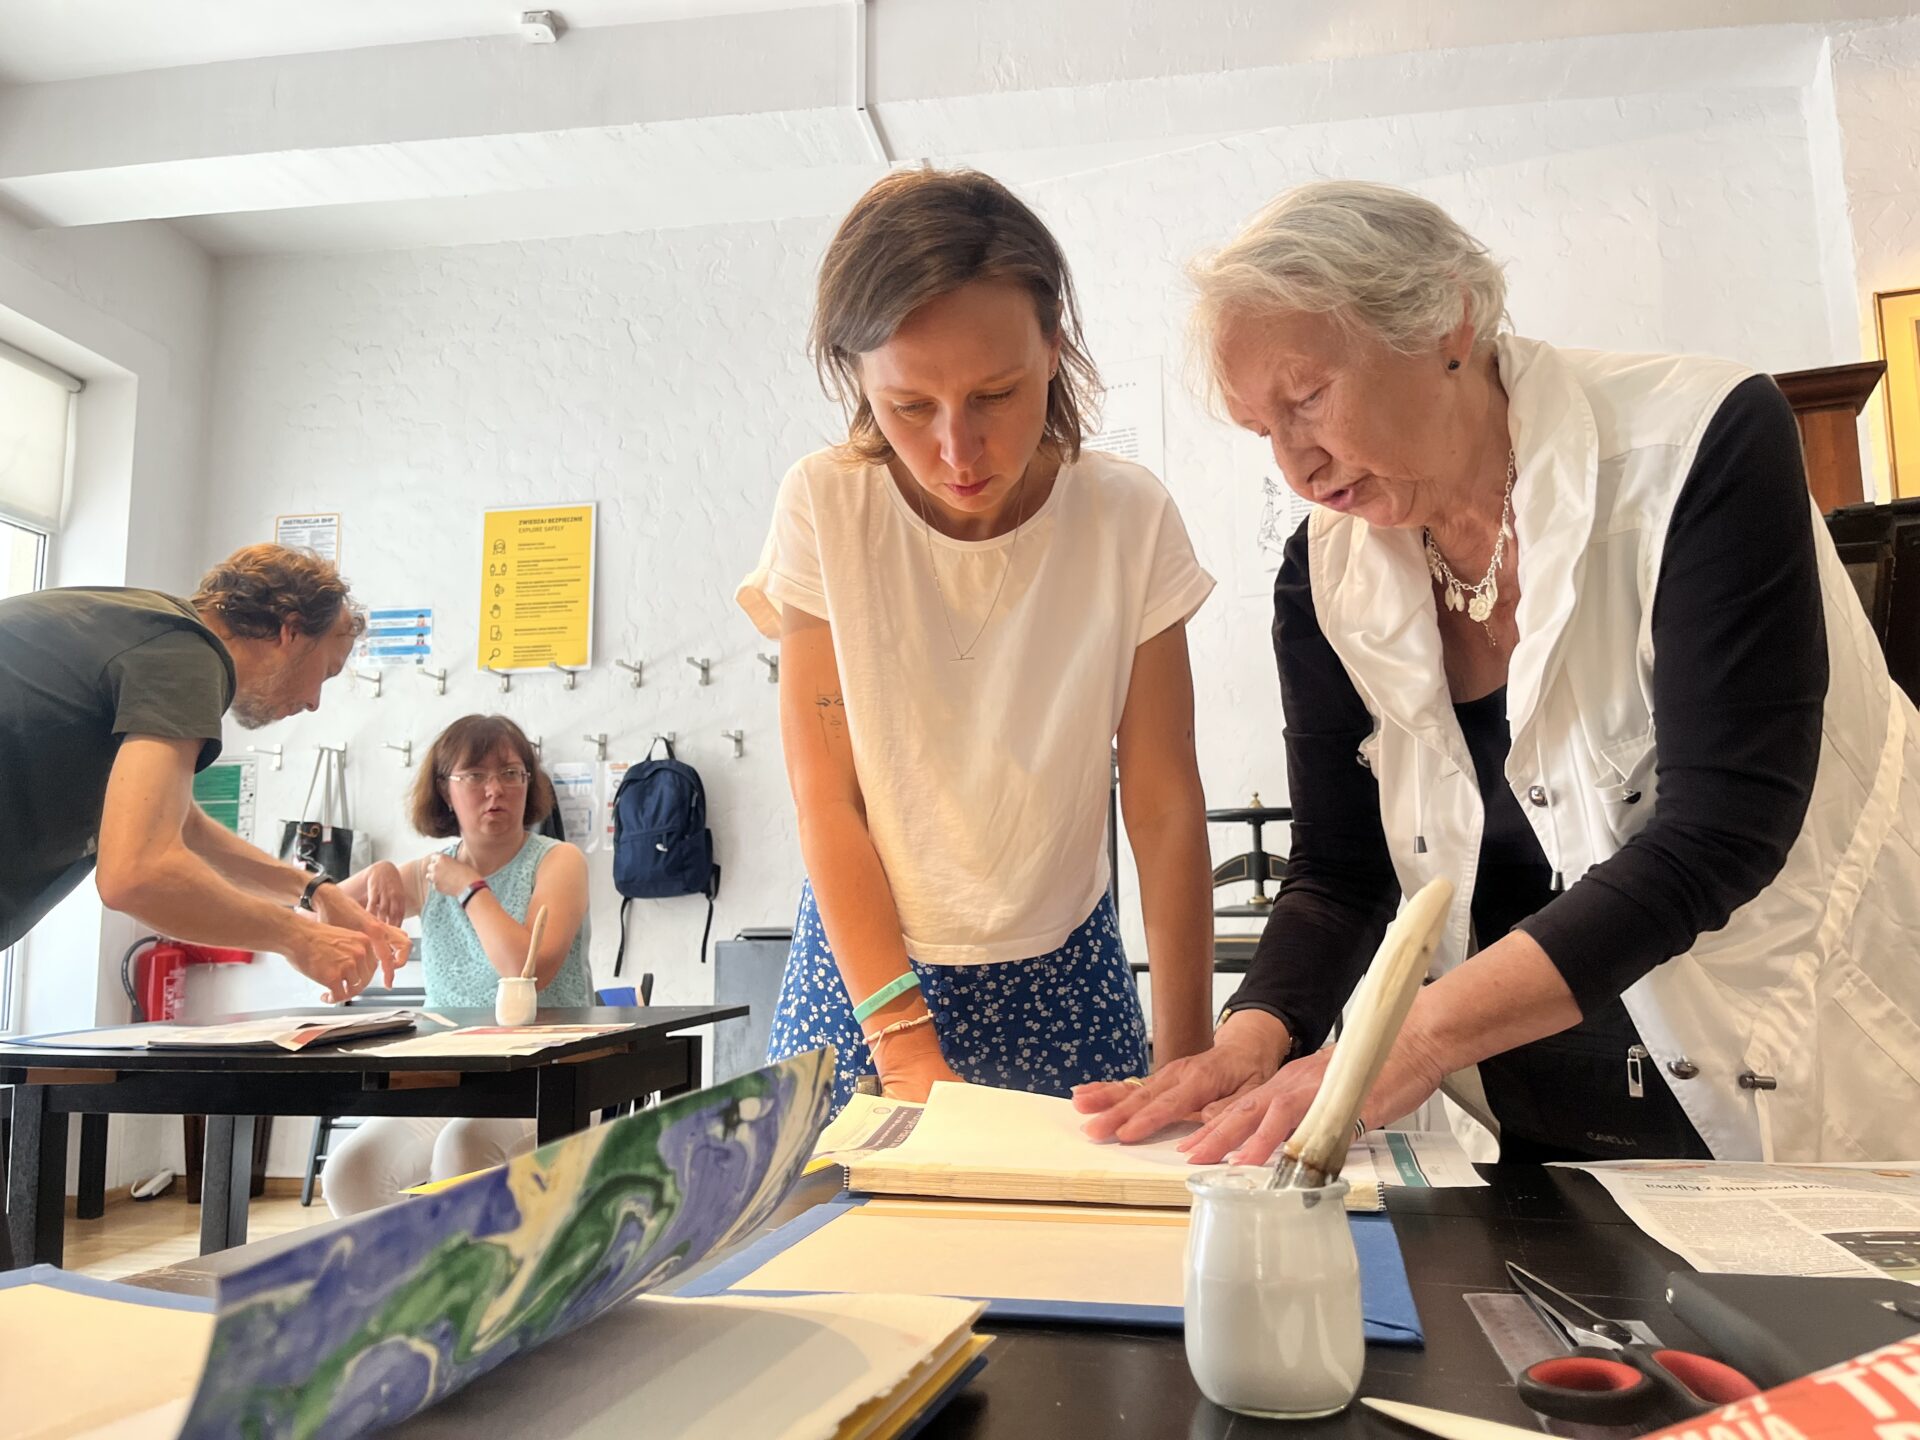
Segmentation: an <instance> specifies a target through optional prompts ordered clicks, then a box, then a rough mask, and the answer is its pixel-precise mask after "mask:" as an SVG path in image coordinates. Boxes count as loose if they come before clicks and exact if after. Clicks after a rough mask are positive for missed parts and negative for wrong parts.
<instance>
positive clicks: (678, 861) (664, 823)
mask: <svg viewBox="0 0 1920 1440" xmlns="http://www.w3.org/2000/svg"><path fill="white" fill-rule="evenodd" d="M661 738H662V743H664V744H665V745H666V747H667V758H666V759H664V760H655V759H654V758H653V751H652V750H651V749H650V750H648V751H647V758H646V760H645V761H643V762H642V763H641V764H638V765H636V766H634V767H633V768H632V769H631V770H629V771H627V773H626V774H625V775H624V776H622V777H621V780H620V788H619V789H618V790H616V791H614V792H613V888H614V889H616V890H618V891H619V892H620V894H621V896H622V897H623V898H622V899H621V901H620V950H619V953H618V954H617V955H615V956H614V961H613V973H614V974H616V975H618V974H619V973H620V967H621V965H622V964H624V963H625V961H626V955H627V906H628V904H629V903H630V902H631V901H634V900H663V899H666V898H668V897H669V896H673V895H704V896H706V897H707V928H706V929H705V930H704V931H703V932H701V935H700V963H701V964H703V965H704V964H705V963H706V960H707V941H708V940H709V939H711V938H712V936H713V901H714V897H715V896H717V895H718V894H719V893H720V867H719V866H718V865H716V864H714V863H713V832H712V831H711V830H709V829H708V828H707V790H706V787H705V786H704V785H702V784H701V783H700V772H699V771H697V770H695V769H694V768H693V767H692V766H691V765H687V764H684V763H682V762H681V761H679V760H676V759H674V758H673V742H672V741H671V740H667V739H665V737H661Z"/></svg>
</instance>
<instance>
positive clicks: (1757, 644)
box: [1229, 376, 1827, 1053]
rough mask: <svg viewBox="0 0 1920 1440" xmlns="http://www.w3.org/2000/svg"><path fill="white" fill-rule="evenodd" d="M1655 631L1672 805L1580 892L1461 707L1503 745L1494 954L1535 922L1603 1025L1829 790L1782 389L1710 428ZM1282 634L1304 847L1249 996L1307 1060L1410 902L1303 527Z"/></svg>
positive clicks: (1666, 795) (1488, 930) (1663, 758)
mask: <svg viewBox="0 0 1920 1440" xmlns="http://www.w3.org/2000/svg"><path fill="white" fill-rule="evenodd" d="M1652 628H1653V651H1654V669H1653V701H1654V728H1655V737H1656V739H1655V763H1656V773H1657V775H1658V790H1657V797H1656V801H1655V807H1654V812H1653V815H1652V817H1651V818H1650V819H1649V820H1648V822H1647V824H1646V825H1645V826H1644V827H1643V828H1642V829H1641V830H1640V831H1639V832H1638V833H1637V834H1636V835H1634V836H1633V837H1632V839H1630V840H1629V841H1628V842H1627V843H1626V844H1625V845H1624V846H1622V847H1621V848H1620V850H1619V851H1618V852H1616V853H1615V854H1614V855H1612V856H1610V857H1609V858H1608V859H1606V860H1605V861H1603V862H1601V863H1600V864H1598V865H1595V866H1594V867H1593V868H1592V869H1590V870H1589V871H1588V872H1587V873H1586V874H1585V875H1584V876H1582V877H1581V878H1580V879H1579V880H1578V881H1576V882H1575V883H1574V884H1573V885H1572V886H1571V887H1570V888H1569V889H1567V890H1565V891H1564V892H1559V893H1555V892H1552V891H1551V890H1550V889H1547V888H1545V887H1543V886H1541V885H1540V884H1539V880H1540V878H1541V877H1543V876H1545V875H1546V874H1547V870H1546V857H1545V855H1544V853H1543V852H1542V851H1541V850H1540V847H1539V842H1538V840H1537V838H1535V837H1534V835H1533V833H1532V831H1531V829H1530V828H1529V827H1528V826H1527V824H1526V822H1525V820H1524V818H1523V817H1522V816H1521V815H1520V812H1519V806H1518V802H1517V801H1516V800H1515V799H1514V798H1513V796H1512V794H1511V792H1510V791H1509V790H1508V789H1507V787H1506V784H1505V782H1504V779H1500V780H1499V781H1498V783H1497V784H1494V785H1488V784H1485V783H1484V781H1485V780H1486V779H1487V778H1488V776H1487V769H1488V765H1489V763H1491V765H1492V768H1493V770H1495V771H1496V772H1497V771H1498V770H1499V768H1500V767H1501V766H1502V765H1503V764H1504V760H1505V755H1504V751H1505V748H1506V741H1505V730H1506V727H1505V717H1504V714H1502V715H1501V716H1499V717H1498V718H1499V721H1500V723H1499V725H1498V727H1497V730H1498V735H1497V736H1496V738H1495V739H1494V741H1493V753H1484V754H1483V753H1481V752H1482V751H1485V750H1487V749H1488V746H1487V745H1486V743H1485V736H1486V731H1485V729H1484V728H1483V727H1475V726H1474V725H1472V723H1471V721H1472V719H1473V717H1472V716H1471V715H1470V714H1469V713H1462V716H1461V718H1462V720H1463V728H1465V729H1466V730H1467V731H1468V733H1469V737H1470V739H1471V738H1473V732H1474V731H1475V729H1476V728H1479V736H1480V738H1481V739H1482V741H1483V743H1482V744H1479V745H1475V746H1473V749H1474V751H1475V754H1474V759H1475V761H1476V769H1478V770H1480V771H1481V774H1482V779H1483V785H1482V793H1483V794H1484V795H1486V796H1487V797H1488V799H1489V811H1488V816H1487V821H1488V823H1487V827H1486V840H1485V842H1484V843H1483V847H1482V854H1483V858H1485V859H1487V860H1497V861H1498V862H1499V863H1492V864H1489V865H1487V867H1486V868H1485V869H1484V870H1483V871H1482V873H1481V876H1480V878H1479V880H1478V882H1477V884H1476V887H1475V894H1474V897H1473V913H1474V919H1475V930H1476V933H1477V934H1478V936H1479V939H1480V943H1481V944H1482V945H1485V944H1490V943H1492V941H1493V940H1495V939H1497V938H1499V936H1501V935H1503V934H1505V933H1507V930H1508V929H1509V928H1510V927H1512V926H1513V924H1514V923H1515V919H1516V916H1517V917H1519V918H1518V928H1520V929H1523V930H1525V931H1526V932H1527V933H1528V934H1529V935H1531V936H1532V937H1533V938H1534V940H1535V941H1537V942H1538V943H1539V945H1540V947H1541V949H1543V950H1544V951H1545V952H1546V954H1547V956H1548V958H1549V959H1551V960H1552V962H1553V964H1554V966H1555V968H1556V969H1557V970H1558V971H1559V972H1560V974H1561V976H1562V978H1563V979H1565V981H1566V983H1567V987H1568V989H1570V990H1571V991H1572V992H1573V996H1574V999H1575V1000H1576V1001H1577V1002H1578V1003H1579V1005H1580V1009H1581V1013H1582V1014H1583V1015H1587V1016H1592V1015H1594V1014H1595V1013H1596V1012H1598V1011H1601V1010H1603V1009H1605V1008H1606V1007H1608V1006H1610V1005H1611V1004H1612V1003H1613V1002H1614V1001H1615V1000H1617V999H1618V997H1619V996H1620V994H1621V993H1622V992H1623V991H1624V990H1626V989H1627V988H1628V987H1629V986H1631V985H1632V984H1633V983H1634V982H1635V981H1637V980H1638V979H1640V978H1641V977H1642V976H1643V975H1645V974H1647V972H1648V971H1650V970H1652V969H1653V968H1654V967H1655V966H1656V965H1659V964H1661V963H1662V962H1663V961H1666V960H1669V959H1671V958H1672V957H1674V956H1675V955H1679V954H1683V953H1684V952H1685V951H1687V950H1688V949H1690V948H1692V946H1693V944H1694V941H1695V940H1696V939H1697V937H1699V936H1700V935H1701V934H1703V933H1705V932H1707V931H1710V930H1714V929H1717V928H1718V927H1720V926H1721V925H1724V924H1725V923H1726V921H1727V917H1728V916H1729V915H1731V914H1732V913H1733V911H1734V910H1736V909H1737V908H1739V907H1740V906H1741V905H1743V904H1745V903H1746V902H1747V901H1748V900H1750V899H1752V898H1753V897H1754V896H1755V895H1757V894H1758V893H1759V892H1760V891H1761V890H1762V889H1764V888H1765V887H1766V886H1767V885H1768V884H1769V883H1771V882H1772V880H1773V878H1774V877H1775V876H1776V875H1777V874H1778V873H1779V871H1780V867H1781V866H1782V865H1783V864H1784V863H1785V860H1786V856H1787V852H1788V850H1789V848H1790V847H1791V846H1792V844H1793V842H1794V839H1795V837H1796V836H1798V834H1799V832H1800V827H1801V824H1802V822H1803V821H1804V819H1805V817H1806V811H1807V804H1808V800H1809V798H1810V796H1811V795H1812V792H1813V781H1814V774H1815V770H1816V767H1817V765H1818V760H1819V751H1820V727H1821V711H1822V707H1823V705H1824V703H1825V699H1826V692H1827V648H1826V630H1825V622H1824V613H1823V608H1822V600H1821V593H1820V578H1819V573H1818V568H1817V564H1816V561H1815V552H1814V537H1813V526H1812V516H1811V513H1810V508H1809V506H1808V502H1807V488H1806V476H1805V471H1804V468H1803V464H1802V460H1801V454H1800V439H1799V431H1798V428H1797V426H1796V425H1795V423H1794V418H1793V412H1792V410H1791V408H1790V407H1789V406H1788V405H1787V402H1786V399H1785V397H1783V396H1782V395H1781V394H1780V391H1779V390H1778V388H1777V387H1776V386H1775V385H1774V384H1773V382H1772V381H1771V380H1769V379H1767V378H1766V377H1765V376H1755V377H1753V378H1752V379H1749V380H1747V381H1745V382H1743V383H1742V384H1740V385H1739V386H1737V387H1736V388H1735V389H1734V390H1733V391H1732V392H1731V393H1730V394H1729V395H1728V396H1727V398H1726V400H1725V401H1724V402H1722V404H1721V406H1720V408H1719V410H1718V411H1717V412H1716V413H1715V415H1714V417H1713V419H1712V420H1711V421H1710V422H1709V424H1708V426H1707V430H1706V433H1705V435H1704V436H1703V438H1702V441H1701V444H1700V449H1699V452H1698V454H1697V455H1696V457H1695V459H1694V462H1693V466H1692V468H1691V469H1690V470H1689V471H1688V473H1687V477H1686V479H1685V481H1684V482H1683V483H1682V487H1681V491H1680V494H1679V496H1678V497H1677V499H1676V503H1675V506H1674V511H1673V515H1672V518H1671V521H1670V524H1669V527H1668V531H1667V540H1666V548H1665V551H1664V554H1663V556H1662V559H1661V565H1660V575H1659V580H1658V583H1657V586H1656V589H1655V592H1654V604H1653V627H1652ZM1273 642H1274V653H1275V656H1276V658H1277V660H1278V662H1279V667H1280V690H1281V698H1282V703H1283V706H1284V709H1285V717H1286V730H1285V740H1286V752H1287V776H1288V783H1289V788H1290V790H1291V797H1292V801H1291V803H1292V806H1293V812H1294V818H1293V826H1292V848H1291V853H1290V855H1289V857H1288V862H1287V878H1286V880H1285V882H1284V883H1283V885H1282V886H1281V890H1280V893H1279V895H1278V897H1277V898H1276V899H1275V901H1274V907H1273V913H1272V915H1271V916H1270V918H1269V920H1268V922H1267V927H1266V930H1265V932H1264V933H1263V934H1262V936H1261V938H1260V944H1259V946H1258V948H1257V950H1256V953H1255V956H1254V960H1253V963H1252V965H1251V967H1250V969H1249V972H1248V975H1247V978H1246V981H1245V983H1243V984H1242V985H1241V987H1240V989H1239V990H1238V991H1237V992H1236V993H1235V995H1234V997H1233V999H1232V1001H1230V1002H1229V1005H1230V1007H1231V1008H1257V1009H1262V1010H1267V1011H1269V1012H1271V1013H1273V1014H1274V1015H1277V1016H1278V1017H1279V1018H1280V1019H1281V1020H1283V1021H1284V1022H1285V1023H1286V1025H1287V1028H1288V1031H1289V1032H1290V1033H1291V1034H1292V1036H1293V1042H1294V1051H1295V1053H1305V1052H1307V1051H1311V1050H1314V1049H1317V1048H1318V1047H1319V1046H1320V1045H1321V1044H1322V1043H1323V1042H1324V1040H1325V1038H1326V1035H1327V1032H1328V1031H1329V1030H1330V1029H1331V1028H1332V1025H1333V1022H1334V1020H1335V1018H1336V1017H1337V1016H1338V1014H1339V1012H1340V1008H1341V1006H1342V1005H1344V1004H1345V1003H1346V1000H1347V997H1348V996H1349V995H1350V994H1351V992H1352V990H1353V987H1354V985H1355V983H1356V982H1357V981H1358V979H1359V977H1360V975H1361V973H1362V972H1363V971H1364V970H1365V967H1366V965H1367V962H1368V961H1369V959H1370V958H1371V957H1372V955H1373V952H1374V950H1375V949H1376V948H1377V947H1378V945H1379V941H1380V937H1381V933H1382V932H1383V931H1384V929H1385V928H1386V925H1387V922H1388V921H1389V920H1390V919H1391V918H1392V916H1393V913H1394V910H1395V909H1396V907H1397V905H1398V902H1399V898H1400V890H1399V883H1398V881H1397V879H1396V878H1395V875H1394V870H1393V864H1392V861H1391V858H1390V856H1389V853H1388V849H1387V841H1386V835H1385V833H1384V832H1383V830H1382V828H1381V821H1380V803H1379V789H1378V785H1377V782H1376V781H1375V779H1374V777H1373V774H1372V772H1371V771H1369V770H1368V769H1366V768H1365V767H1364V766H1363V765H1361V764H1359V763H1357V762H1356V757H1357V755H1358V753H1359V748H1360V744H1361V742H1362V741H1363V740H1365V739H1366V738H1367V736H1368V735H1370V734H1371V733H1372V730H1373V719H1372V716H1371V715H1370V714H1369V713H1368V711H1367V708H1366V706H1365V704H1364V703H1363V702H1362V701H1361V699H1360V695H1359V693H1358V692H1357V691H1356V690H1355V689H1354V686H1353V683H1352V681H1351V680H1350V679H1349V678H1348V676H1347V673H1346V670H1345V668H1344V667H1343V666H1342V665H1341V663H1340V660H1339V657H1338V656H1337V655H1335V653H1334V651H1333V648H1332V646H1331V645H1330V644H1328V642H1327V639H1326V636H1325V635H1323V634H1322V633H1321V630H1320V625H1319V621H1318V619H1317V618H1316V616H1315V614H1314V609H1313V596H1312V592H1311V589H1310V582H1309V578H1308V573H1307V537H1306V527H1305V526H1304V525H1302V526H1301V528H1300V530H1299V531H1298V532H1297V533H1296V534H1295V535H1294V536H1293V538H1292V540H1291V541H1290V542H1289V543H1288V545H1287V548H1286V552H1285V556H1284V560H1283V563H1282V565H1281V569H1280V574H1279V578H1278V580H1277V582H1276V584H1275V586H1274V622H1273ZM1627 663H1628V657H1626V656H1622V657H1621V664H1622V670H1621V676H1620V679H1621V683H1622V684H1627V683H1630V678H1631V677H1630V676H1629V674H1628V672H1627V670H1626V665H1627ZM1473 703H1474V702H1468V703H1467V704H1465V705H1462V706H1458V707H1456V709H1457V711H1460V712H1470V711H1471V709H1472V705H1473ZM1508 809H1511V812H1512V813H1511V814H1510V815H1509V814H1505V813H1504V812H1505V811H1506V810H1508ZM1489 846H1492V847H1495V849H1496V851H1497V852H1498V853H1489V849H1488V847H1489ZM1536 905H1537V906H1538V908H1536Z"/></svg>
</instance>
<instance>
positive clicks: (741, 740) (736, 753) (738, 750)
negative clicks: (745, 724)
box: [720, 730, 747, 760]
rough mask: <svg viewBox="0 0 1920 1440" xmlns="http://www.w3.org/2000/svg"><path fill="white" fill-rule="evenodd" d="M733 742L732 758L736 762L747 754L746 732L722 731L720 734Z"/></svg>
mask: <svg viewBox="0 0 1920 1440" xmlns="http://www.w3.org/2000/svg"><path fill="white" fill-rule="evenodd" d="M720 733H721V734H722V735H724V736H726V737H727V739H729V740H731V741H732V742H733V758H734V759H736V760H738V759H739V758H740V757H741V756H742V755H745V754H746V753H747V732H746V731H744V730H722V731H721V732H720Z"/></svg>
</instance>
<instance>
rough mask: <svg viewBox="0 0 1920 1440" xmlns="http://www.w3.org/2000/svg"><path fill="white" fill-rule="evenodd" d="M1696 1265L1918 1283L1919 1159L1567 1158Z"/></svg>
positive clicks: (1727, 1270)
mask: <svg viewBox="0 0 1920 1440" xmlns="http://www.w3.org/2000/svg"><path fill="white" fill-rule="evenodd" d="M1562 1168H1566V1169H1570V1170H1584V1171H1586V1172H1587V1173H1588V1174H1590V1175H1592V1176H1593V1178H1594V1179H1596V1180H1598V1181H1599V1182H1600V1183H1601V1184H1602V1185H1604V1186H1606V1188H1607V1193H1608V1194H1610V1195H1612V1196H1613V1198H1614V1201H1615V1202H1616V1203H1617V1204H1618V1205H1619V1206H1620V1208H1621V1209H1622V1210H1624V1211H1625V1212H1626V1214H1627V1218H1628V1219H1629V1220H1631V1221H1633V1223H1634V1224H1636V1225H1638V1226H1639V1227H1640V1228H1641V1229H1642V1230H1643V1231H1645V1232H1646V1234H1647V1235H1648V1236H1649V1237H1651V1238H1652V1239H1654V1240H1656V1241H1658V1242H1659V1243H1660V1244H1662V1245H1664V1246H1666V1247H1667V1248H1668V1249H1669V1250H1671V1251H1673V1252H1674V1253H1675V1254H1677V1255H1679V1256H1680V1257H1681V1258H1682V1259H1684V1260H1685V1261H1686V1262H1687V1263H1688V1264H1690V1265H1692V1266H1693V1267H1694V1269H1696V1270H1706V1271H1714V1272H1722V1273H1741V1274H1748V1275H1877V1276H1884V1277H1891V1278H1892V1279H1895V1280H1905V1281H1908V1282H1910V1283H1920V1166H1913V1165H1899V1164H1865V1165H1755V1164H1744V1163H1740V1162H1737V1161H1725V1160H1720V1161H1696V1160H1617V1161H1607V1162H1602V1163H1599V1164H1588V1165H1568V1166H1565V1167H1562Z"/></svg>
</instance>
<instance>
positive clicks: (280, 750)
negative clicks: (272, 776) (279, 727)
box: [247, 745, 287, 770]
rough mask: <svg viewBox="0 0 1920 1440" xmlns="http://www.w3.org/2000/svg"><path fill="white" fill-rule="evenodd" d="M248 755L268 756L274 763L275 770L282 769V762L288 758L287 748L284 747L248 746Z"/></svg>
mask: <svg viewBox="0 0 1920 1440" xmlns="http://www.w3.org/2000/svg"><path fill="white" fill-rule="evenodd" d="M247 753H248V754H249V755H265V756H267V757H268V758H269V759H271V760H272V761H273V768H274V769H276V770H278V769H279V768H280V762H281V761H282V760H284V759H285V758H286V754H287V747H286V746H284V745H249V746H247Z"/></svg>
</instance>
